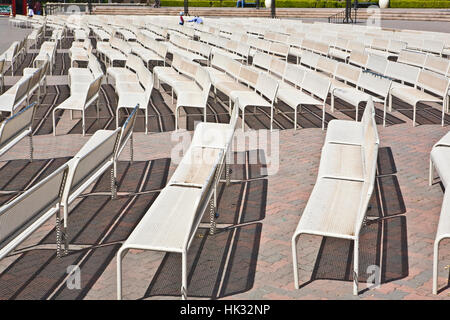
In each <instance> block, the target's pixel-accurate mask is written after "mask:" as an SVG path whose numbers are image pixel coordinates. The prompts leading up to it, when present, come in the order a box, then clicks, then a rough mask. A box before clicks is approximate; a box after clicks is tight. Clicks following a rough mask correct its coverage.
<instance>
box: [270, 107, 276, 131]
mask: <svg viewBox="0 0 450 320" xmlns="http://www.w3.org/2000/svg"><path fill="white" fill-rule="evenodd" d="M273 108H275V107H274V105H273V104H272V106H271V107H270V132H272V130H273Z"/></svg>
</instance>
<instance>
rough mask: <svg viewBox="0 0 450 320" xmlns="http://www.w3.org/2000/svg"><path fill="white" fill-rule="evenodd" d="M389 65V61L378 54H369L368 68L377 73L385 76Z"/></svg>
mask: <svg viewBox="0 0 450 320" xmlns="http://www.w3.org/2000/svg"><path fill="white" fill-rule="evenodd" d="M387 64H388V60H387V59H386V58H385V57H382V56H379V55H377V54H369V59H368V60H367V65H366V68H367V69H369V70H372V71H374V72H376V73H379V74H384V73H385V71H386V67H387Z"/></svg>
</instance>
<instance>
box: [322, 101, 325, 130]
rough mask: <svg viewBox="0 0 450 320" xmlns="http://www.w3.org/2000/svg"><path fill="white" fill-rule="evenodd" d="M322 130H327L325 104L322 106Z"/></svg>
mask: <svg viewBox="0 0 450 320" xmlns="http://www.w3.org/2000/svg"><path fill="white" fill-rule="evenodd" d="M322 130H325V103H324V104H323V105H322Z"/></svg>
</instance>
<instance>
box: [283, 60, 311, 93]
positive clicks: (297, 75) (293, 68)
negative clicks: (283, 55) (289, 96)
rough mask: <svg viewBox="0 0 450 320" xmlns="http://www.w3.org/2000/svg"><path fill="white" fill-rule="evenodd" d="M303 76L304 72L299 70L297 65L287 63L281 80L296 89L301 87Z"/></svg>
mask: <svg viewBox="0 0 450 320" xmlns="http://www.w3.org/2000/svg"><path fill="white" fill-rule="evenodd" d="M305 74H306V72H305V70H303V69H301V68H300V67H298V66H297V65H294V64H292V63H288V64H287V65H286V71H285V72H284V76H283V80H284V81H285V82H288V83H291V84H293V85H295V86H296V87H301V86H302V83H303V79H304V77H305Z"/></svg>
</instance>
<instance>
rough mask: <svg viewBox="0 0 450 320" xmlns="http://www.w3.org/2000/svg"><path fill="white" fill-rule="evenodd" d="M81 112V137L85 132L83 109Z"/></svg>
mask: <svg viewBox="0 0 450 320" xmlns="http://www.w3.org/2000/svg"><path fill="white" fill-rule="evenodd" d="M81 112H82V115H81V117H82V119H81V124H82V128H83V137H84V136H85V134H86V124H85V121H84V109H83V110H82V111H81Z"/></svg>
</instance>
